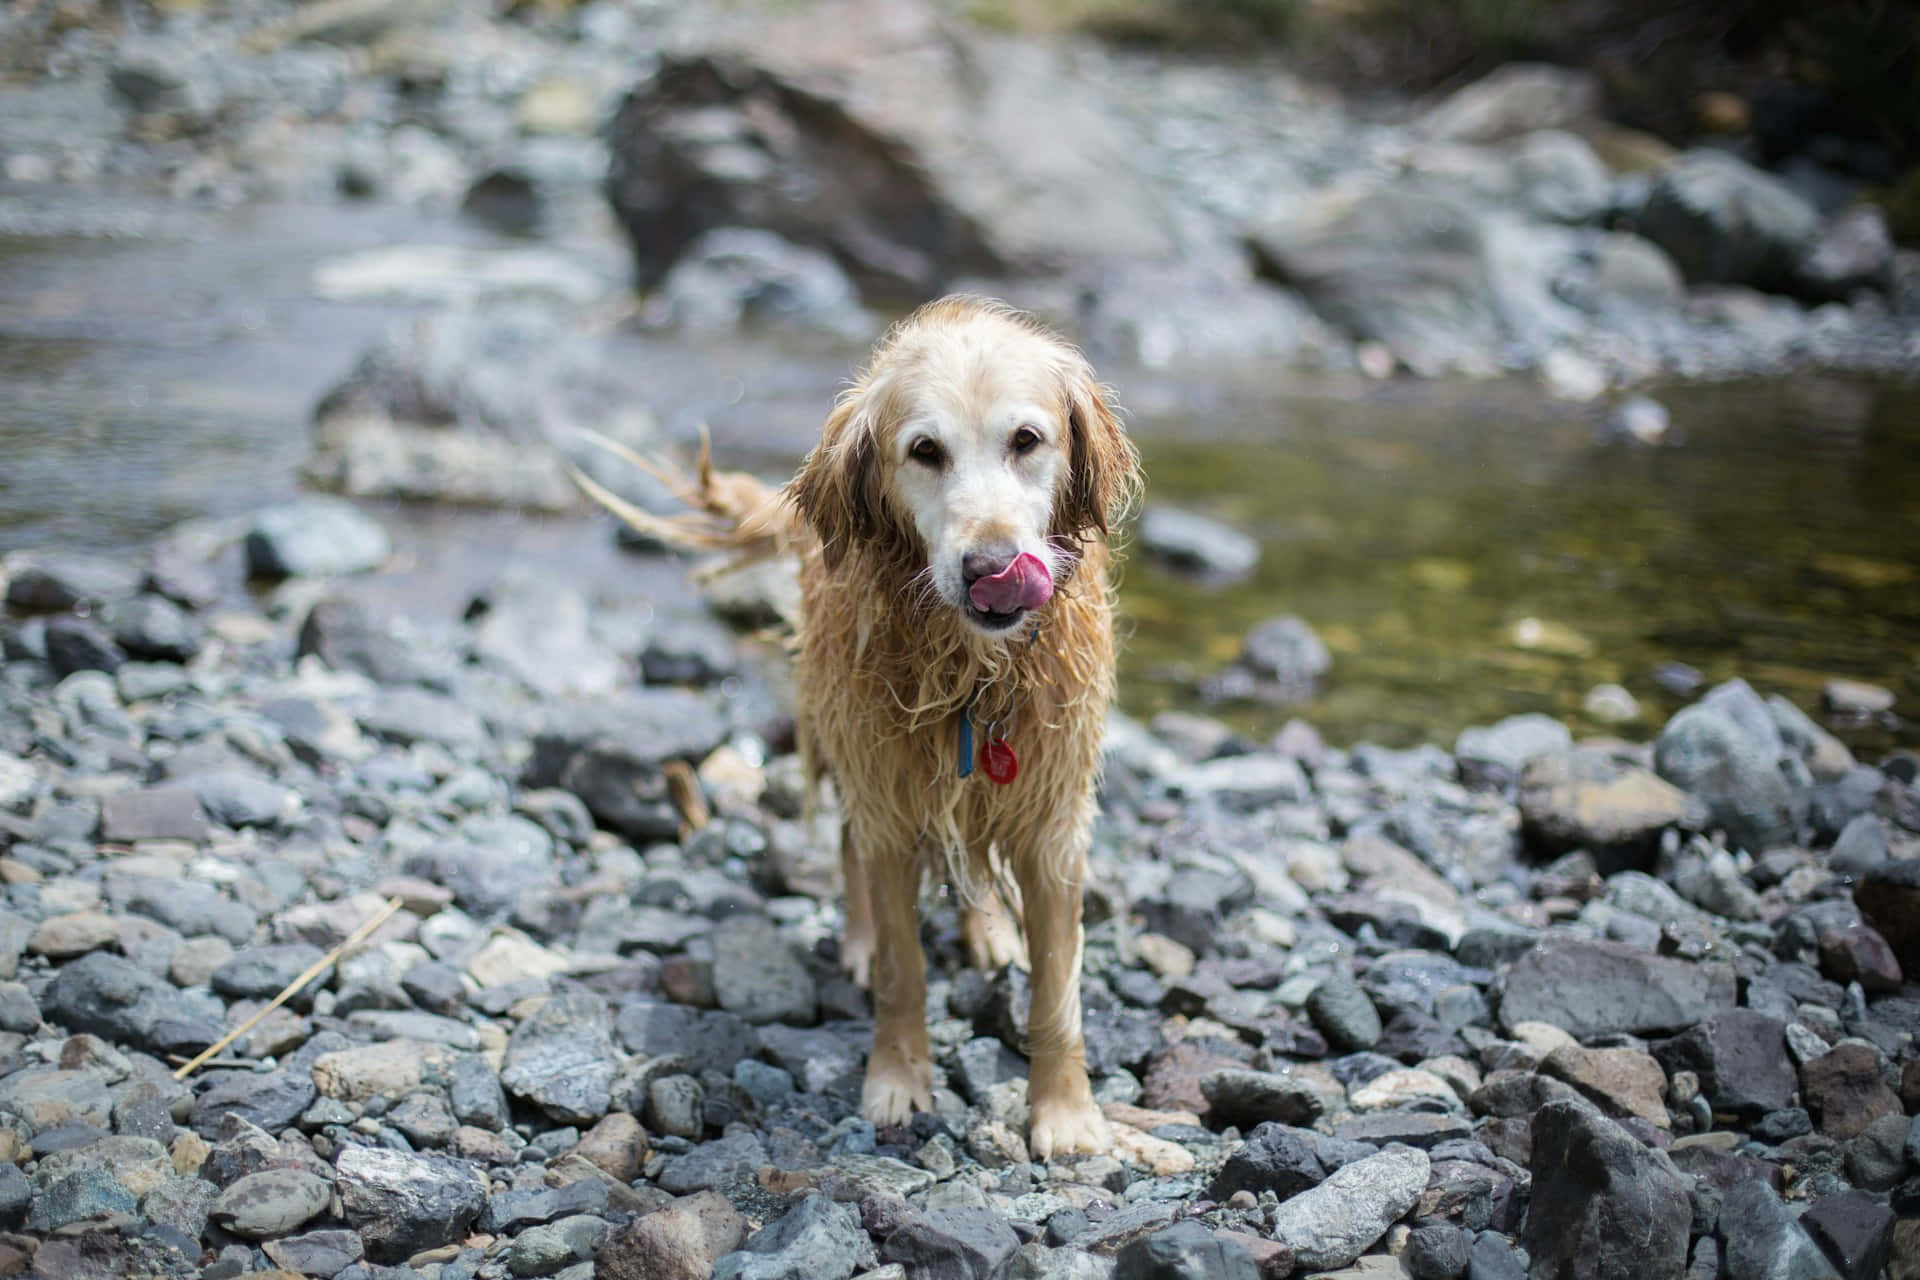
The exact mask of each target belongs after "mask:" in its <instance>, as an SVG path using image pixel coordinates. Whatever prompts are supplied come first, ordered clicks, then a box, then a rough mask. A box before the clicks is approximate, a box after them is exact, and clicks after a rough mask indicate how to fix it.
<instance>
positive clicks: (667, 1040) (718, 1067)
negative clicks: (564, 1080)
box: [614, 1000, 759, 1073]
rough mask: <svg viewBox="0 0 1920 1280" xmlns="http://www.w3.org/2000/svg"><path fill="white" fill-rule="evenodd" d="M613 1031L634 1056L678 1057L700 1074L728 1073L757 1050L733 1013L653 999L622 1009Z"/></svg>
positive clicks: (748, 1030) (752, 1036) (746, 1027)
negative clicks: (677, 1055) (701, 1072)
mask: <svg viewBox="0 0 1920 1280" xmlns="http://www.w3.org/2000/svg"><path fill="white" fill-rule="evenodd" d="M614 1030H615V1032H616V1033H617V1034H618V1036H619V1038H620V1043H621V1044H622V1045H624V1046H626V1048H627V1049H628V1050H629V1051H631V1052H633V1053H637V1054H641V1055H643V1056H645V1057H649V1058H657V1057H662V1056H664V1055H667V1054H679V1055H680V1056H682V1057H684V1058H685V1059H686V1060H687V1061H688V1062H689V1063H691V1064H692V1065H693V1066H694V1067H696V1068H697V1069H699V1070H701V1071H720V1072H728V1073H730V1072H732V1071H733V1070H734V1067H735V1064H737V1063H739V1062H740V1061H741V1060H742V1059H746V1058H751V1057H752V1056H753V1055H754V1053H755V1051H756V1050H757V1048H758V1047H759V1037H758V1036H756V1035H755V1033H754V1029H753V1027H752V1026H751V1025H749V1024H748V1023H747V1022H746V1021H745V1020H743V1019H741V1018H740V1017H738V1016H736V1015H734V1014H731V1013H724V1012H721V1011H720V1010H709V1009H691V1008H688V1007H687V1006H685V1005H676V1004H665V1003H659V1002H655V1001H649V1000H636V1001H633V1002H632V1003H630V1004H627V1005H626V1006H624V1007H623V1008H622V1009H621V1010H620V1016H619V1018H618V1019H617V1020H616V1022H615V1025H614Z"/></svg>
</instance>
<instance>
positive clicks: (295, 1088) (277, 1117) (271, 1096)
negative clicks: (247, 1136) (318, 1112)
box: [188, 1070, 316, 1137]
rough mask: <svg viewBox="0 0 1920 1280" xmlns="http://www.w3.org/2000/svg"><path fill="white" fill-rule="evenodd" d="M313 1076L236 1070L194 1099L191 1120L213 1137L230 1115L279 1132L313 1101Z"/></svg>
mask: <svg viewBox="0 0 1920 1280" xmlns="http://www.w3.org/2000/svg"><path fill="white" fill-rule="evenodd" d="M315 1092H316V1091H315V1089H314V1085H313V1076H312V1074H311V1073H310V1072H308V1071H300V1070H280V1071H265V1072H253V1071H237V1072H231V1073H228V1074H224V1075H221V1076H218V1077H215V1078H214V1079H212V1080H211V1081H210V1082H209V1083H208V1086H207V1088H206V1089H205V1090H204V1091H203V1092H202V1093H201V1094H200V1096H199V1097H197V1098H195V1099H194V1103H193V1112H192V1114H191V1117H190V1118H189V1120H188V1124H189V1125H191V1126H192V1128H193V1129H194V1131H195V1132H197V1133H199V1134H200V1135H201V1136H203V1137H211V1136H213V1135H214V1134H216V1133H217V1132H218V1131H219V1128H220V1125H221V1122H222V1121H223V1120H224V1119H225V1118H226V1117H228V1116H238V1117H241V1118H243V1119H245V1120H247V1121H250V1122H251V1123H253V1124H257V1125H259V1126H260V1127H261V1128H262V1129H267V1130H270V1131H272V1132H276V1133H277V1132H279V1131H280V1130H281V1129H284V1128H286V1127H287V1126H288V1125H290V1124H292V1123H293V1122H294V1121H295V1120H297V1119H299V1117H300V1115H301V1113H302V1112H304V1111H305V1110H306V1109H307V1108H308V1107H310V1106H312V1105H313V1099H314V1096H315Z"/></svg>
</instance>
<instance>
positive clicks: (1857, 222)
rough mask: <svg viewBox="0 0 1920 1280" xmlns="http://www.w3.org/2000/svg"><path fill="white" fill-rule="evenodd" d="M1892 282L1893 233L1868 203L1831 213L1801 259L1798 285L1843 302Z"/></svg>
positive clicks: (1811, 293) (1817, 295)
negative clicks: (1831, 216)
mask: <svg viewBox="0 0 1920 1280" xmlns="http://www.w3.org/2000/svg"><path fill="white" fill-rule="evenodd" d="M1892 281H1893V236H1892V234H1891V233H1890V232H1889V231H1888V230H1887V220H1886V216H1885V215H1884V214H1882V213H1881V212H1880V210H1879V209H1878V208H1877V207H1875V206H1873V205H1871V204H1859V205H1855V206H1854V207H1852V208H1851V209H1844V210H1842V211H1841V212H1839V213H1837V214H1835V215H1834V217H1833V220H1832V221H1831V222H1829V223H1827V225H1826V227H1825V229H1824V230H1822V231H1821V233H1820V238H1819V239H1818V240H1816V241H1815V242H1814V244H1813V247H1812V248H1811V249H1809V250H1808V251H1807V256H1806V257H1805V258H1803V259H1801V261H1800V286H1801V288H1802V289H1803V290H1804V291H1805V292H1806V293H1807V294H1808V295H1809V296H1810V297H1813V298H1817V299H1821V300H1825V301H1834V302H1844V301H1846V300H1847V299H1848V298H1849V297H1851V296H1852V295H1853V294H1854V293H1855V292H1856V291H1858V290H1861V289H1873V290H1876V291H1879V292H1885V291H1887V289H1888V286H1889V285H1891V283H1892Z"/></svg>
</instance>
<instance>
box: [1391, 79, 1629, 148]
mask: <svg viewBox="0 0 1920 1280" xmlns="http://www.w3.org/2000/svg"><path fill="white" fill-rule="evenodd" d="M1599 105H1600V84H1599V81H1597V80H1596V79H1594V77H1593V76H1592V75H1591V74H1590V73H1588V72H1585V71H1572V70H1569V69H1567V68H1565V67H1555V66H1549V65H1547V64H1545V63H1539V62H1513V63H1509V64H1507V65H1506V66H1504V67H1501V68H1500V69H1499V70H1497V71H1494V72H1492V73H1491V74H1489V75H1486V76H1483V77H1481V78H1480V79H1478V80H1475V81H1474V82H1473V83H1472V84H1469V85H1466V86H1463V87H1462V88H1460V89H1456V90H1455V91H1454V92H1453V93H1451V94H1449V95H1447V97H1445V98H1443V99H1441V100H1440V102H1438V103H1437V104H1435V105H1434V106H1433V107H1432V108H1430V109H1429V110H1428V111H1427V112H1426V114H1425V115H1423V116H1421V117H1420V120H1419V130H1420V132H1421V133H1422V134H1424V135H1426V136H1427V137H1429V138H1435V139H1439V140H1442V141H1446V142H1499V141H1502V140H1504V139H1507V138H1517V137H1520V136H1522V135H1523V134H1528V133H1532V132H1534V131H1535V130H1539V129H1565V128H1568V127H1570V126H1573V125H1577V124H1580V123H1581V122H1583V121H1587V120H1590V119H1592V118H1593V117H1594V115H1595V113H1596V112H1597V110H1598V108H1599Z"/></svg>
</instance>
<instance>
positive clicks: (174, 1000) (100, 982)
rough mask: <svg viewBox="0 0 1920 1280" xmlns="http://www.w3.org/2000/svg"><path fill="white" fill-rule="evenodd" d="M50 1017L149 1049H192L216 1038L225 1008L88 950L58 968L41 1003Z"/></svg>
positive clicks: (212, 999)
mask: <svg viewBox="0 0 1920 1280" xmlns="http://www.w3.org/2000/svg"><path fill="white" fill-rule="evenodd" d="M42 1005H43V1007H44V1009H45V1010H46V1014H47V1018H48V1019H49V1020H50V1021H53V1022H58V1023H61V1024H63V1025H65V1026H66V1027H68V1028H70V1029H71V1030H74V1031H91V1032H93V1033H94V1034H95V1035H98V1036H102V1037H104V1038H106V1039H108V1040H112V1041H114V1042H116V1043H122V1042H130V1043H132V1044H135V1045H137V1046H139V1047H141V1048H144V1049H148V1050H151V1051H152V1052H155V1053H162V1054H164V1053H170V1052H175V1051H179V1050H185V1051H187V1052H193V1051H195V1050H198V1049H203V1048H205V1047H206V1046H207V1045H210V1044H212V1043H213V1042H214V1041H215V1040H218V1039H219V1038H220V1036H221V1033H222V1032H223V1031H225V1029H226V1009H225V1006H223V1005H222V1004H221V1003H220V1001H219V1000H218V999H216V998H215V997H214V996H212V995H208V994H201V993H195V992H188V991H181V990H179V989H178V988H176V987H173V986H170V985H168V984H167V983H165V982H162V981H160V980H159V979H158V978H155V977H154V976H153V975H151V974H149V973H148V972H147V971H146V970H144V969H142V968H140V967H139V966H138V965H136V964H134V963H133V962H132V961H129V960H123V959H121V958H120V957H118V956H113V955H108V954H107V953H106V952H104V951H95V952H91V953H89V954H87V955H85V956H82V957H81V958H80V959H78V960H75V961H73V962H72V963H70V964H68V965H67V966H66V967H65V968H63V969H62V970H61V971H60V973H59V976H57V977H56V978H55V979H54V980H53V983H52V985H51V986H49V987H48V988H47V993H46V996H45V998H44V999H43V1001H42Z"/></svg>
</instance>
